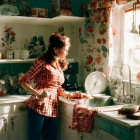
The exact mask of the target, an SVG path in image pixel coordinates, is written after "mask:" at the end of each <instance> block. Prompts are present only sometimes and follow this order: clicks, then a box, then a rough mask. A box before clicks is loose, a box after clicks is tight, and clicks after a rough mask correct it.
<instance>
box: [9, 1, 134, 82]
mask: <svg viewBox="0 0 140 140" xmlns="http://www.w3.org/2000/svg"><path fill="white" fill-rule="evenodd" d="M129 1H134V0H129ZM126 3H127V0H123V1H121V0H100V1H99V0H76V1H75V0H60V1H58V0H36V1H33V0H14V1H13V0H9V3H8V4H10V5H16V6H17V7H18V8H19V11H20V15H23V16H36V17H40V16H42V17H55V16H57V15H68V16H69V15H73V16H81V17H86V19H87V20H86V23H85V24H84V25H83V24H81V26H80V27H78V29H77V27H76V28H75V30H77V32H78V34H77V35H76V34H75V35H76V36H75V38H73V39H72V41H73V42H76V43H75V46H74V47H75V49H76V51H75V50H74V49H73V52H74V54H75V53H76V52H78V53H79V55H75V56H74V57H75V59H76V60H77V61H79V62H80V68H81V72H80V75H81V76H79V78H80V80H79V81H81V83H80V84H82V83H83V81H84V79H85V77H86V76H87V75H88V74H89V73H90V72H92V71H96V70H98V71H101V72H103V73H105V74H106V75H108V73H109V72H110V68H109V52H110V50H111V48H112V44H113V43H112V40H113V35H114V34H115V30H114V29H113V28H112V25H111V12H112V9H113V7H114V6H115V5H116V4H119V5H120V4H126ZM22 6H23V8H21V7H22ZM54 7H55V8H54ZM40 9H42V10H43V9H47V14H46V15H45V11H43V12H42V14H41V12H40ZM55 9H56V11H54V10H55ZM38 12H40V14H38ZM56 28H57V27H56ZM56 28H55V29H52V31H56V30H59V31H60V30H61V29H62V28H63V27H62V28H59V27H58V28H57V29H56ZM73 29H74V28H73ZM62 30H63V31H64V32H65V31H66V30H67V29H66V27H65V28H63V29H62ZM33 32H34V33H35V32H36V29H34V30H33ZM68 34H69V33H68ZM45 36H48V34H46V35H45ZM75 39H76V41H75ZM77 40H78V41H77ZM45 43H47V42H45ZM22 45H23V44H22ZM81 56H82V57H81ZM70 57H72V56H70Z"/></svg>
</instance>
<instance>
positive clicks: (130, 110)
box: [122, 104, 139, 114]
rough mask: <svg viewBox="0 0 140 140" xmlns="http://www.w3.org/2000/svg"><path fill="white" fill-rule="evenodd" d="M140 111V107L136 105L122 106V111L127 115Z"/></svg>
mask: <svg viewBox="0 0 140 140" xmlns="http://www.w3.org/2000/svg"><path fill="white" fill-rule="evenodd" d="M138 110H139V106H138V105H135V104H126V105H123V106H122V111H123V112H125V113H127V114H134V113H136V112H137V111H138Z"/></svg>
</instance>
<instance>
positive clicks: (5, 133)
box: [0, 103, 28, 140]
mask: <svg viewBox="0 0 140 140" xmlns="http://www.w3.org/2000/svg"><path fill="white" fill-rule="evenodd" d="M7 107H9V108H7ZM0 114H1V115H0V139H2V140H26V139H27V136H28V126H27V124H28V123H27V112H26V109H25V108H24V103H12V104H10V105H7V104H5V105H4V104H3V105H0Z"/></svg>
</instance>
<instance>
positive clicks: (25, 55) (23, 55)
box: [21, 50, 30, 59]
mask: <svg viewBox="0 0 140 140" xmlns="http://www.w3.org/2000/svg"><path fill="white" fill-rule="evenodd" d="M29 56H30V51H29V50H22V52H21V58H22V59H28V58H29Z"/></svg>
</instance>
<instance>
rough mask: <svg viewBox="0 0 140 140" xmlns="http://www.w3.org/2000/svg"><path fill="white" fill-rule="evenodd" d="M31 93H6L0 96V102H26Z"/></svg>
mask: <svg viewBox="0 0 140 140" xmlns="http://www.w3.org/2000/svg"><path fill="white" fill-rule="evenodd" d="M30 96H31V95H7V96H2V97H0V104H7V103H17V102H26V100H27V99H28V98H29V97H30Z"/></svg>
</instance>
